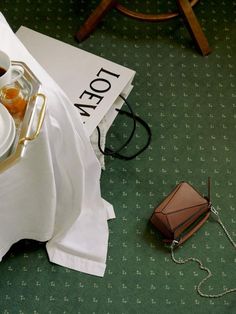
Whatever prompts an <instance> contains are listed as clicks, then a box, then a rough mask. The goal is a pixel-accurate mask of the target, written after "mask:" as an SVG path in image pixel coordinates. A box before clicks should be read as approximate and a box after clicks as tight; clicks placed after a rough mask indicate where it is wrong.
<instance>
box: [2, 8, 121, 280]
mask: <svg viewBox="0 0 236 314" xmlns="http://www.w3.org/2000/svg"><path fill="white" fill-rule="evenodd" d="M0 50H3V51H5V52H6V53H7V54H8V55H9V56H10V58H11V60H15V61H22V62H25V63H26V64H27V66H28V67H29V68H30V69H31V70H32V72H33V73H34V74H35V75H36V76H37V78H38V79H39V80H40V82H41V83H42V87H41V91H42V93H44V94H45V95H46V98H47V112H46V117H45V120H44V124H43V128H42V130H41V133H40V135H39V137H38V138H37V139H36V140H34V141H33V142H28V143H27V146H26V150H25V153H24V155H23V156H22V158H21V159H20V161H19V162H18V163H16V164H15V165H14V166H12V167H10V168H9V169H7V170H6V171H4V172H2V173H0V260H1V259H2V257H3V256H4V255H5V254H6V252H7V251H8V250H9V248H10V247H11V246H12V244H14V243H16V242H17V241H19V240H22V239H33V240H37V241H47V244H46V249H47V252H48V256H49V260H50V261H51V262H53V263H56V264H59V265H61V266H65V267H68V268H71V269H74V270H78V271H81V272H85V273H88V274H92V275H97V276H103V275H104V272H105V268H106V256H107V246H108V236H109V231H108V225H107V220H108V219H111V218H114V217H115V215H114V211H113V207H112V205H111V204H109V203H108V202H106V201H105V200H104V199H103V198H102V197H101V193H100V175H101V167H100V164H99V162H98V160H97V158H96V155H95V153H94V151H93V148H92V146H91V144H90V141H89V138H88V137H87V135H86V132H85V130H84V128H83V124H82V122H81V119H80V115H79V114H78V112H77V110H76V108H75V107H74V106H73V104H72V103H71V102H70V101H69V99H68V97H67V96H66V95H65V94H64V92H63V91H62V90H61V89H60V88H59V87H58V85H57V84H56V83H55V82H54V81H53V80H52V78H51V77H50V76H49V75H48V74H47V72H46V71H45V69H43V68H42V67H41V66H40V65H39V64H38V63H37V62H36V60H35V59H34V58H33V57H32V56H31V55H30V53H29V52H28V51H27V50H26V48H25V47H24V46H23V44H22V43H21V42H20V41H19V39H17V37H16V36H15V34H14V33H13V31H12V30H11V28H10V26H9V25H8V23H7V21H6V20H5V18H4V16H3V15H2V14H1V13H0ZM55 53H56V52H55Z"/></svg>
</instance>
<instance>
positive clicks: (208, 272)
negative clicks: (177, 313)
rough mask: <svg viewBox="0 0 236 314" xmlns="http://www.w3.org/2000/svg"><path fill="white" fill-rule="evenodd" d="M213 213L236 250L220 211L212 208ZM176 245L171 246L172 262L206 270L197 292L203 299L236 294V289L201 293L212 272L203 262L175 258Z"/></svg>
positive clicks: (192, 258)
mask: <svg viewBox="0 0 236 314" xmlns="http://www.w3.org/2000/svg"><path fill="white" fill-rule="evenodd" d="M210 209H211V212H212V213H213V214H215V216H216V218H217V222H218V223H219V224H220V225H221V227H222V229H223V230H224V232H225V234H226V236H227V237H228V239H229V241H230V242H231V243H232V245H233V247H234V248H235V249H236V243H235V242H234V241H233V239H232V238H231V236H230V234H229V232H228V231H227V229H226V228H225V226H224V224H223V222H222V221H221V219H220V216H219V213H218V211H217V210H216V209H215V208H214V207H213V206H211V208H210ZM176 244H178V241H176V240H174V241H173V242H172V244H171V258H172V260H173V261H174V262H175V263H176V264H185V263H188V262H196V263H197V264H198V265H199V268H200V269H201V270H205V271H206V272H207V276H206V277H205V278H203V280H202V281H201V282H200V283H199V284H198V286H197V292H198V294H199V295H200V296H201V297H205V298H220V297H222V296H224V295H226V294H228V293H231V292H236V288H232V289H227V290H225V291H224V292H222V293H219V294H206V293H203V292H202V291H201V286H202V285H203V283H204V282H205V281H207V280H208V279H209V278H210V277H211V276H212V272H211V271H210V269H209V268H207V267H205V266H203V264H202V262H201V261H200V260H199V259H197V258H195V257H189V258H187V259H184V260H183V259H178V260H177V259H176V258H175V255H174V248H175V246H176Z"/></svg>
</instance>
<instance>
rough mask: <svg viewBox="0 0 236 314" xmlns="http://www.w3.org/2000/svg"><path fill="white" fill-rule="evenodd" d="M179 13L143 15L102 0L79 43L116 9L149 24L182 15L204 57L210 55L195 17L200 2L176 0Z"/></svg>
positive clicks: (114, 2)
mask: <svg viewBox="0 0 236 314" xmlns="http://www.w3.org/2000/svg"><path fill="white" fill-rule="evenodd" d="M176 1H177V5H178V8H179V11H177V12H168V13H162V14H143V13H139V12H135V11H132V10H129V9H127V8H126V7H124V6H123V5H121V4H120V3H119V1H116V0H101V1H100V3H99V5H98V6H97V8H96V9H95V10H94V11H93V12H92V13H91V15H90V16H89V17H88V19H87V20H86V21H85V23H84V24H83V25H82V27H81V28H80V30H79V31H78V32H77V34H76V38H77V39H78V41H83V40H84V39H85V38H87V37H88V36H89V35H90V33H91V32H92V31H93V30H94V29H95V28H96V26H97V24H98V23H99V22H100V21H101V20H102V18H103V17H104V15H105V14H106V13H107V12H108V11H109V10H110V9H112V8H115V9H116V10H118V11H119V12H121V13H122V14H124V15H126V16H128V17H131V18H134V19H137V20H140V21H149V22H162V21H167V20H170V19H172V18H175V17H177V16H179V15H180V14H182V16H183V17H184V19H185V21H186V23H187V27H188V29H189V32H190V34H191V36H192V38H193V40H194V42H195V44H196V46H197V48H198V49H199V50H200V52H201V53H202V55H203V56H206V55H208V54H209V53H210V52H211V48H210V47H209V44H208V41H207V38H206V36H205V35H204V33H203V31H202V28H201V26H200V24H199V22H198V20H197V17H196V16H195V14H194V12H193V9H192V7H193V6H194V5H195V4H196V3H197V2H198V1H199V0H176Z"/></svg>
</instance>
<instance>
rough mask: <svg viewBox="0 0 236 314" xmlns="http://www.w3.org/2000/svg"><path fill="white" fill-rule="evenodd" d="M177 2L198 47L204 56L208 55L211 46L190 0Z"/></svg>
mask: <svg viewBox="0 0 236 314" xmlns="http://www.w3.org/2000/svg"><path fill="white" fill-rule="evenodd" d="M177 4H178V7H179V10H180V12H181V13H182V15H183V17H184V20H185V21H186V24H187V27H188V29H189V32H190V34H191V36H192V38H193V40H194V42H195V44H196V46H197V48H198V49H199V50H200V51H201V53H202V55H203V56H206V55H208V54H209V53H210V52H211V48H210V47H209V44H208V41H207V38H206V36H205V34H204V33H203V31H202V28H201V26H200V24H199V22H198V20H197V18H196V15H195V14H194V12H193V9H192V7H191V5H190V3H189V0H177Z"/></svg>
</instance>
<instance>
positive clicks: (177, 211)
mask: <svg viewBox="0 0 236 314" xmlns="http://www.w3.org/2000/svg"><path fill="white" fill-rule="evenodd" d="M208 188H209V187H208ZM208 193H209V191H208ZM210 209H211V204H210V201H209V198H208V197H203V196H202V195H201V194H200V193H199V192H198V191H197V190H196V189H194V188H193V187H192V186H191V185H190V184H189V183H187V182H181V183H179V184H178V185H177V186H176V187H175V188H174V190H173V191H172V192H171V193H170V194H169V195H168V196H167V197H166V198H165V199H164V200H163V201H162V202H161V203H160V204H159V205H158V206H157V207H156V208H155V210H154V212H153V214H152V216H151V218H150V221H151V223H152V224H153V225H154V226H155V227H156V228H157V229H158V230H159V231H160V232H161V234H162V235H163V236H164V241H165V242H170V243H172V242H173V240H176V241H177V242H178V245H180V244H182V243H183V242H185V241H186V240H187V239H188V238H189V237H190V236H191V235H192V234H194V233H195V232H196V231H197V230H198V229H199V228H200V227H201V226H202V225H203V223H204V222H205V221H206V220H207V219H208V217H209V215H210Z"/></svg>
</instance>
